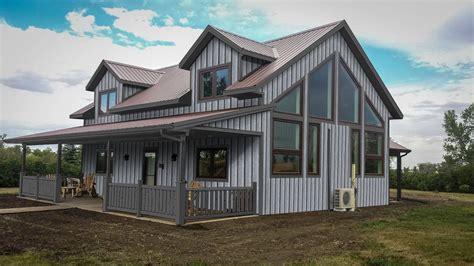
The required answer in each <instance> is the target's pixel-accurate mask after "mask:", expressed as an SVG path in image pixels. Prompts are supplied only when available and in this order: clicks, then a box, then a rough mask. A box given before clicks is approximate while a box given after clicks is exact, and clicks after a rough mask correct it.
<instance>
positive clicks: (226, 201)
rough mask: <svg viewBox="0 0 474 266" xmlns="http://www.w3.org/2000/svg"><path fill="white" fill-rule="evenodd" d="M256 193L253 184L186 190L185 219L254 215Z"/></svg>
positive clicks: (254, 184)
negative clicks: (249, 185)
mask: <svg viewBox="0 0 474 266" xmlns="http://www.w3.org/2000/svg"><path fill="white" fill-rule="evenodd" d="M256 192H257V189H256V183H255V182H253V183H252V186H251V187H222V188H193V189H187V193H186V194H187V197H188V198H187V201H186V219H187V220H191V219H203V218H214V217H215V218H217V217H225V216H238V215H250V214H255V213H256Z"/></svg>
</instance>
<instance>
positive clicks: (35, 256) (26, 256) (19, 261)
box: [0, 251, 136, 266]
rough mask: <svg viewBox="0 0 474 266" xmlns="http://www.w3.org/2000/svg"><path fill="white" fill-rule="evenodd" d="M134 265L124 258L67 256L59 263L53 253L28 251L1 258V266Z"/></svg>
mask: <svg viewBox="0 0 474 266" xmlns="http://www.w3.org/2000/svg"><path fill="white" fill-rule="evenodd" d="M117 264H121V265H134V264H136V262H133V261H127V260H124V259H123V258H119V259H117V260H114V259H110V258H105V257H100V258H98V257H94V256H67V257H65V258H64V259H63V260H60V261H58V260H57V259H56V258H54V256H53V252H52V251H34V252H33V251H27V252H24V253H22V254H18V255H3V256H0V265H18V266H23V265H58V266H59V265H117Z"/></svg>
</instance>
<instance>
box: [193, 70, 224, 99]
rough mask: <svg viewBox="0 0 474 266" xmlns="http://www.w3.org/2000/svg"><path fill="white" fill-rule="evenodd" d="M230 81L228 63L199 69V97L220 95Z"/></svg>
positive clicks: (205, 97)
mask: <svg viewBox="0 0 474 266" xmlns="http://www.w3.org/2000/svg"><path fill="white" fill-rule="evenodd" d="M230 83H231V78H230V65H225V66H218V67H214V68H211V69H204V70H201V71H200V74H199V95H200V98H201V99H207V98H213V97H218V96H222V95H224V90H225V89H226V88H227V87H228V86H229V85H230Z"/></svg>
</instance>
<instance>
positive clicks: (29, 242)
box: [0, 191, 474, 265]
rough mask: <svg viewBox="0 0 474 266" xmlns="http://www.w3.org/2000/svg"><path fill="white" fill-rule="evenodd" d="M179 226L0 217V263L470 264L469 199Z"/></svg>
mask: <svg viewBox="0 0 474 266" xmlns="http://www.w3.org/2000/svg"><path fill="white" fill-rule="evenodd" d="M403 196H404V197H406V198H410V199H416V201H412V200H404V201H402V202H400V203H392V204H390V205H389V206H380V207H371V208H363V209H359V210H358V211H357V212H348V213H340V212H328V211H322V212H312V213H299V214H288V215H275V216H263V217H257V218H248V219H240V220H230V221H225V222H219V223H208V224H202V225H193V226H186V227H182V228H178V227H174V226H166V225H161V224H156V223H151V222H145V221H139V220H134V219H128V218H124V217H116V216H111V215H106V214H102V213H92V212H86V211H81V210H75V209H71V210H62V211H54V212H43V213H29V214H17V215H3V216H0V265H5V264H6V265H8V264H16V265H25V264H28V265H30V264H43V265H49V264H71V265H78V264H80V265H84V264H148V263H152V264H158V263H165V264H199V265H202V264H235V263H240V264H262V263H263V264H265V263H269V264H281V263H287V264H312V265H419V264H434V265H472V264H473V263H474V252H473V250H474V244H473V243H474V195H467V194H455V193H432V192H419V191H403Z"/></svg>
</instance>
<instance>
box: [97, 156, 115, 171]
mask: <svg viewBox="0 0 474 266" xmlns="http://www.w3.org/2000/svg"><path fill="white" fill-rule="evenodd" d="M113 159H114V152H113V151H110V173H111V174H112V173H113V169H114V160H113ZM106 172H107V151H106V150H98V151H97V156H96V164H95V173H96V174H105V173H106Z"/></svg>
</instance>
